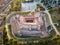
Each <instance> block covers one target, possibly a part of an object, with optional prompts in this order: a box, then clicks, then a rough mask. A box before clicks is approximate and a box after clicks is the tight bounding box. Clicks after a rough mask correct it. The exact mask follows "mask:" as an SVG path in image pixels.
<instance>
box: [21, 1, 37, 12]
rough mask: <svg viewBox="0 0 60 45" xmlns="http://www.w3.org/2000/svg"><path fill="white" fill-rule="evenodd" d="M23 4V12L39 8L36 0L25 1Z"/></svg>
mask: <svg viewBox="0 0 60 45" xmlns="http://www.w3.org/2000/svg"><path fill="white" fill-rule="evenodd" d="M21 4H22V10H21V11H22V12H28V11H32V12H34V11H35V9H36V8H37V5H36V2H23V3H21Z"/></svg>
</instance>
